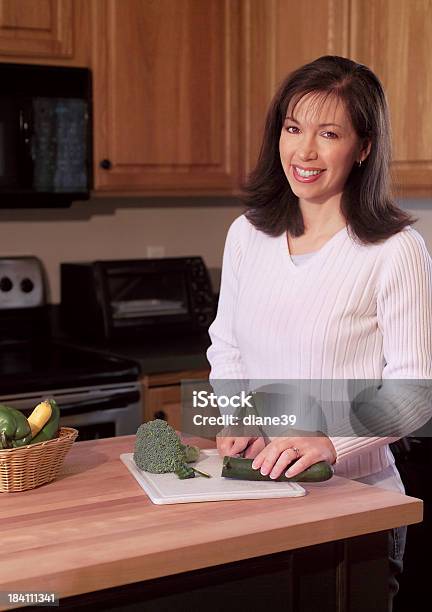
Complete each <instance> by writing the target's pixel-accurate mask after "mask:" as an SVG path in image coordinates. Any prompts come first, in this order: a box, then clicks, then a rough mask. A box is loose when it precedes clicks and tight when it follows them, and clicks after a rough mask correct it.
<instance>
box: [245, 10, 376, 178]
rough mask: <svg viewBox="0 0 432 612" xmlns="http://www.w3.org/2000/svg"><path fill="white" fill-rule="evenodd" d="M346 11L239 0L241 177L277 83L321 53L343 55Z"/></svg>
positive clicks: (249, 162) (254, 150)
mask: <svg viewBox="0 0 432 612" xmlns="http://www.w3.org/2000/svg"><path fill="white" fill-rule="evenodd" d="M365 4H366V5H368V4H369V3H368V2H367V3H365ZM348 10H349V6H348V0H303V2H297V1H296V0H243V4H242V23H241V30H242V41H243V44H242V65H243V66H244V69H243V70H242V79H243V81H242V100H241V109H242V113H241V118H242V120H241V130H242V143H243V151H244V152H243V154H242V155H243V174H244V176H245V175H247V173H248V172H250V171H251V170H252V169H253V167H254V165H255V163H256V160H257V157H258V152H259V149H260V145H261V140H262V134H263V128H264V122H265V115H266V112H267V108H268V106H269V103H270V101H271V99H272V97H273V95H274V94H275V93H276V89H277V87H278V85H279V84H280V83H281V82H282V80H283V79H284V78H285V77H286V76H287V75H288V73H290V72H291V71H292V70H294V69H296V68H299V67H300V66H302V65H303V64H305V63H307V62H310V61H312V60H314V59H316V58H318V57H320V56H321V55H346V54H347V51H348Z"/></svg>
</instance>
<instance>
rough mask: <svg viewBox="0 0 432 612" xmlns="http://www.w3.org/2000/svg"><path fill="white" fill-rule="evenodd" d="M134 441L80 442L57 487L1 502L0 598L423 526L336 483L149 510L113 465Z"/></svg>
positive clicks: (357, 487)
mask: <svg viewBox="0 0 432 612" xmlns="http://www.w3.org/2000/svg"><path fill="white" fill-rule="evenodd" d="M134 439H135V437H134V436H123V437H119V438H109V439H103V440H96V441H89V442H77V443H75V444H74V446H73V448H72V450H71V451H70V453H69V454H68V456H67V457H66V461H65V465H64V467H63V471H62V473H61V475H60V476H59V478H58V479H57V480H56V481H55V482H52V483H50V484H48V485H44V486H42V487H39V488H37V489H33V490H32V491H26V492H23V493H9V494H8V493H4V494H1V504H0V517H1V520H2V526H3V529H2V552H3V554H2V560H1V561H0V567H1V571H0V591H2V592H8V591H20V590H21V591H48V592H55V593H57V594H58V595H59V596H60V597H62V598H63V597H67V596H72V595H78V594H82V593H87V592H91V591H96V590H101V589H106V588H110V587H115V586H121V585H125V584H131V583H134V582H139V581H142V580H149V579H152V578H158V577H162V576H169V575H172V574H177V573H181V572H186V571H191V570H195V569H200V568H205V567H210V566H214V565H219V564H223V563H229V562H232V561H239V560H243V559H248V558H252V557H256V556H262V555H267V554H271V553H275V552H281V551H284V550H293V549H296V548H302V547H306V546H312V545H314V544H320V543H324V542H329V541H334V540H342V539H345V538H350V537H354V536H360V535H363V534H367V533H372V532H377V531H383V530H386V529H390V528H392V527H397V526H400V525H408V524H412V523H417V522H420V521H421V520H422V515H423V502H422V501H421V500H419V499H416V498H413V497H408V496H405V495H401V494H399V493H395V492H392V491H386V490H384V489H379V488H378V487H371V486H368V485H364V484H361V483H357V482H354V481H350V480H347V479H345V478H339V477H333V478H332V479H331V480H330V481H328V482H324V483H315V484H305V485H303V486H304V487H305V488H306V490H307V495H306V496H305V497H298V498H283V499H262V500H242V501H222V502H202V503H192V504H176V505H165V506H156V505H154V504H152V503H151V501H150V500H149V499H148V498H147V496H146V494H145V493H144V491H143V490H142V489H141V488H140V486H139V485H138V483H137V482H136V481H135V479H134V478H133V477H132V475H131V474H130V473H129V472H128V471H127V469H126V467H125V466H124V465H123V463H122V462H121V461H120V459H119V456H120V454H121V453H125V452H132V451H133V444H134ZM188 442H190V440H188ZM195 442H196V441H195ZM200 446H201V447H202V448H204V447H210V446H212V443H210V442H208V441H200ZM0 609H4V608H2V607H1V606H0Z"/></svg>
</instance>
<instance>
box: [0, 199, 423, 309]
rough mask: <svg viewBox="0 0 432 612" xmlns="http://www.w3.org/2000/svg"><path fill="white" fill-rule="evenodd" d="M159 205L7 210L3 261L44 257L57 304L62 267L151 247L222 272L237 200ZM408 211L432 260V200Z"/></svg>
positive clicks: (2, 223) (0, 248) (1, 227)
mask: <svg viewBox="0 0 432 612" xmlns="http://www.w3.org/2000/svg"><path fill="white" fill-rule="evenodd" d="M150 203H152V204H153V201H151V202H150ZM157 203H158V207H157V208H156V207H149V200H138V199H130V200H92V201H90V202H78V203H74V205H73V206H72V208H71V209H65V210H62V209H55V210H42V209H39V210H36V211H30V210H21V211H15V212H14V211H9V210H0V257H4V256H8V255H36V256H37V257H39V258H40V259H41V260H42V262H43V263H44V266H45V268H46V270H47V273H48V278H49V283H50V289H51V296H50V299H51V301H52V302H53V303H58V302H59V300H60V288H59V284H60V283H59V281H60V278H59V266H60V262H62V261H78V260H81V261H85V260H94V259H127V258H142V257H146V256H147V246H149V245H151V246H159V245H163V246H164V247H165V254H166V256H168V257H170V256H180V255H202V256H203V257H204V260H205V262H206V264H207V266H208V267H218V266H220V265H221V260H222V251H223V245H224V241H225V235H226V232H227V229H228V227H229V225H230V223H231V222H232V220H233V219H234V218H235V217H237V216H238V215H239V214H241V212H242V208H241V206H240V205H239V203H238V202H237V201H236V200H223V199H216V198H207V199H198V198H195V199H194V206H187V204H188V200H187V199H183V198H161V199H158V200H157ZM143 204H145V206H143ZM401 205H402V206H403V208H405V209H407V210H409V211H410V212H411V213H412V214H413V215H414V216H416V217H418V218H419V221H418V223H417V224H416V225H415V227H416V229H418V231H419V232H420V233H421V234H422V235H423V237H424V239H425V241H426V244H427V246H428V249H429V251H430V252H431V253H432V200H405V201H404V202H402V203H401Z"/></svg>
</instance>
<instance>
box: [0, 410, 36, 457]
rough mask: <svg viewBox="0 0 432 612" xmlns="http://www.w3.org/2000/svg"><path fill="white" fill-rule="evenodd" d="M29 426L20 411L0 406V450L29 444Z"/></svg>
mask: <svg viewBox="0 0 432 612" xmlns="http://www.w3.org/2000/svg"><path fill="white" fill-rule="evenodd" d="M31 436H32V434H31V429H30V425H29V423H28V421H27V419H26V417H25V416H24V415H23V413H22V412H21V411H20V410H17V409H16V408H12V407H11V406H4V405H2V404H0V448H17V447H18V446H25V445H26V444H30V440H31Z"/></svg>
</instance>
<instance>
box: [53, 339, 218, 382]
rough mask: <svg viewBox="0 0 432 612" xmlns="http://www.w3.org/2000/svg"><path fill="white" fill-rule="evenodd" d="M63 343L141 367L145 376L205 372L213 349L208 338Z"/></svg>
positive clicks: (68, 340) (74, 341)
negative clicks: (124, 359) (125, 359)
mask: <svg viewBox="0 0 432 612" xmlns="http://www.w3.org/2000/svg"><path fill="white" fill-rule="evenodd" d="M57 337H58V339H59V340H62V341H63V342H67V343H68V344H71V345H73V346H77V347H82V348H89V349H92V350H96V351H98V352H103V353H109V354H111V355H116V356H118V357H125V358H127V359H132V360H133V361H136V362H137V363H139V365H140V368H141V372H142V373H143V374H160V373H162V372H176V371H179V370H201V369H205V368H208V367H209V363H208V361H207V358H206V350H207V348H208V347H209V346H210V338H209V336H208V334H203V335H200V336H194V337H191V336H189V337H179V338H165V339H145V338H143V339H142V341H140V340H134V341H133V342H126V343H123V342H122V343H120V342H117V343H115V344H113V343H107V342H91V341H84V340H77V339H76V338H71V337H68V336H67V335H65V334H62V335H60V334H59V335H58V336H57Z"/></svg>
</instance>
